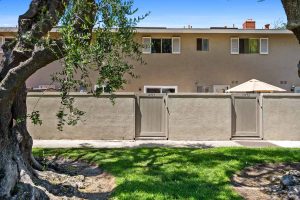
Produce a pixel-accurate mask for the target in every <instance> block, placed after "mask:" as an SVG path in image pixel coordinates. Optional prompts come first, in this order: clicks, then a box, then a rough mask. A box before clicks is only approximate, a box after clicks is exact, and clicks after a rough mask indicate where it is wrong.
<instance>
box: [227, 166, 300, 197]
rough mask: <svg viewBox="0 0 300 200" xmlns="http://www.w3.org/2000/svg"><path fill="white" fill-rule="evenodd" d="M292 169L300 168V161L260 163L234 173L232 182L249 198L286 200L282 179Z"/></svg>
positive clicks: (243, 195)
mask: <svg viewBox="0 0 300 200" xmlns="http://www.w3.org/2000/svg"><path fill="white" fill-rule="evenodd" d="M290 170H300V163H294V164H259V165H256V166H253V167H247V168H245V169H244V170H243V171H241V172H239V173H238V174H236V175H234V176H233V178H232V183H233V186H234V189H235V190H236V191H237V192H238V193H239V194H240V195H241V196H242V197H244V198H245V199H247V200H257V199H263V200H268V199H272V200H281V199H284V200H285V199H288V197H287V194H286V193H285V191H284V190H281V188H280V187H281V184H280V180H281V177H282V176H284V175H285V174H286V173H287V172H288V171H290Z"/></svg>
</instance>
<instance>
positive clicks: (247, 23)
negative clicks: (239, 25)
mask: <svg viewBox="0 0 300 200" xmlns="http://www.w3.org/2000/svg"><path fill="white" fill-rule="evenodd" d="M255 28H256V27H255V21H253V20H252V19H248V20H246V21H245V23H244V24H243V29H255Z"/></svg>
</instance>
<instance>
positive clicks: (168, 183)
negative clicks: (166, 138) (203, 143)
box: [39, 148, 300, 200]
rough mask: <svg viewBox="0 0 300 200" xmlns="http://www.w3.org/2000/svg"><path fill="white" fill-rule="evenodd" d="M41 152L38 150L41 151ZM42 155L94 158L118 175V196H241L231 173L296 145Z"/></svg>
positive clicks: (286, 156) (288, 157) (293, 157)
mask: <svg viewBox="0 0 300 200" xmlns="http://www.w3.org/2000/svg"><path fill="white" fill-rule="evenodd" d="M39 152H41V150H40V151H39ZM44 153H45V154H48V155H53V154H56V155H57V156H67V157H72V158H74V159H76V158H79V157H80V158H81V159H84V160H87V161H88V162H91V163H97V164H99V165H101V167H102V168H104V169H105V170H107V171H109V172H110V173H112V174H113V175H114V176H116V177H117V178H118V185H117V187H116V189H115V191H114V193H113V196H115V197H118V198H120V199H204V200H205V199H209V200H211V199H233V200H235V199H241V198H240V197H239V196H238V195H237V194H236V193H235V192H234V191H233V190H232V189H231V185H230V184H231V182H230V181H231V180H230V179H231V177H232V176H233V174H234V173H236V172H237V171H239V170H241V169H243V168H244V167H246V166H251V165H254V164H257V163H273V162H295V161H299V160H300V150H299V149H276V148H269V149H246V148H215V149H205V150H203V149H194V148H193V149H188V148H135V149H60V150H57V149H56V150H53V149H52V150H44Z"/></svg>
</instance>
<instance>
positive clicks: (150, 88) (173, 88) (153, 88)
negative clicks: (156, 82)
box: [144, 86, 177, 94]
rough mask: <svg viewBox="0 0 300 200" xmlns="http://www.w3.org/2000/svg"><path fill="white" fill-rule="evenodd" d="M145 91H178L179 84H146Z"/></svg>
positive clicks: (156, 92)
mask: <svg viewBox="0 0 300 200" xmlns="http://www.w3.org/2000/svg"><path fill="white" fill-rule="evenodd" d="M144 93H147V94H148V93H155V94H168V93H177V86H145V87H144Z"/></svg>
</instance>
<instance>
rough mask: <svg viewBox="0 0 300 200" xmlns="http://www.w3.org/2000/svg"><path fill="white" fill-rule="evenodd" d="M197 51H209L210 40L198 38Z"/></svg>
mask: <svg viewBox="0 0 300 200" xmlns="http://www.w3.org/2000/svg"><path fill="white" fill-rule="evenodd" d="M197 51H209V40H208V39H204V38H197Z"/></svg>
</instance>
